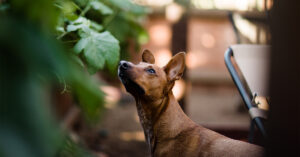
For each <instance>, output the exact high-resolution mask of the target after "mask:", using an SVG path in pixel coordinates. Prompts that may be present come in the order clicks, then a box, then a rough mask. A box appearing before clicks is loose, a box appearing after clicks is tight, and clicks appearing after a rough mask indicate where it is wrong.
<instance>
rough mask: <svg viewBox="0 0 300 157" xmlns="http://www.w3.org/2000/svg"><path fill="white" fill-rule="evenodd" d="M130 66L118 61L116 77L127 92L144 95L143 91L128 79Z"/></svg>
mask: <svg viewBox="0 0 300 157" xmlns="http://www.w3.org/2000/svg"><path fill="white" fill-rule="evenodd" d="M131 68H132V66H131V65H130V63H129V62H126V61H120V63H119V68H118V75H119V78H120V80H121V82H122V83H123V84H124V86H125V88H126V90H127V92H130V93H136V94H145V90H144V89H143V88H142V87H140V86H139V85H138V84H137V83H135V81H133V80H132V79H131V77H130V74H129V73H130V70H129V69H131Z"/></svg>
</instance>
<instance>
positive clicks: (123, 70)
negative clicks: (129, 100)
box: [118, 50, 185, 100]
mask: <svg viewBox="0 0 300 157" xmlns="http://www.w3.org/2000/svg"><path fill="white" fill-rule="evenodd" d="M154 63H155V59H154V56H153V54H152V53H151V52H150V51H149V50H144V52H143V55H142V62H140V63H139V64H136V65H135V64H133V63H131V62H127V61H120V64H119V69H118V75H119V78H120V80H121V81H122V83H123V84H124V86H125V88H126V90H127V92H129V93H131V94H132V95H133V96H135V97H142V98H146V99H153V100H156V99H159V98H162V97H164V96H166V94H168V93H169V92H170V91H171V89H172V87H173V86H174V83H175V81H176V80H178V79H180V78H181V76H182V74H183V71H184V68H185V53H184V52H180V53H178V54H176V55H175V56H173V58H172V59H171V60H170V61H169V62H168V64H167V65H166V66H164V67H162V68H161V67H158V66H156V65H155V64H154Z"/></svg>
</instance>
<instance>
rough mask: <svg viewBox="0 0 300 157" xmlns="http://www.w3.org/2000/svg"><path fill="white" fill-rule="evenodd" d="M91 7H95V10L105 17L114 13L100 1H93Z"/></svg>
mask: <svg viewBox="0 0 300 157" xmlns="http://www.w3.org/2000/svg"><path fill="white" fill-rule="evenodd" d="M90 5H91V6H92V7H93V9H95V10H97V11H99V12H101V13H102V14H103V15H110V14H112V13H113V10H112V9H110V8H109V7H108V6H107V5H105V4H103V3H102V2H99V1H92V2H91V3H90Z"/></svg>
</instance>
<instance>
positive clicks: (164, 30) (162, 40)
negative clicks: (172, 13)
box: [149, 24, 171, 46]
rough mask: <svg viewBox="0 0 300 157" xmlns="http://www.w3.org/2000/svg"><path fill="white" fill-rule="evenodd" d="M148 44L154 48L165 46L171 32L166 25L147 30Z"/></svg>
mask: <svg viewBox="0 0 300 157" xmlns="http://www.w3.org/2000/svg"><path fill="white" fill-rule="evenodd" d="M149 34H150V42H153V44H155V45H156V46H167V45H168V44H169V42H170V39H171V30H170V27H169V26H168V25H163V24H156V25H153V26H151V27H150V28H149Z"/></svg>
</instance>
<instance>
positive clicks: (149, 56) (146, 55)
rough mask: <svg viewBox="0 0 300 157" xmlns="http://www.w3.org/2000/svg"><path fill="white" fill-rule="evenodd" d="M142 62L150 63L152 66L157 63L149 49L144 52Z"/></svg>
mask: <svg viewBox="0 0 300 157" xmlns="http://www.w3.org/2000/svg"><path fill="white" fill-rule="evenodd" d="M142 60H143V62H146V63H150V64H154V63H155V59H154V56H153V54H152V53H151V52H150V51H149V50H147V49H146V50H144V51H143V55H142Z"/></svg>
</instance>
